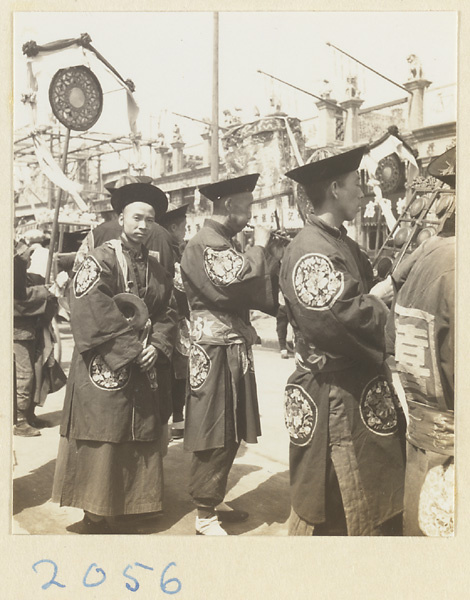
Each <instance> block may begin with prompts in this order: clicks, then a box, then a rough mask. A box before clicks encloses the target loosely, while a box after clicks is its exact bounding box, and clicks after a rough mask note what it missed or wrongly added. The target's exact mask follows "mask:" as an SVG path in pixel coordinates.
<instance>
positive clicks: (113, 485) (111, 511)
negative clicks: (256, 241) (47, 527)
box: [53, 183, 176, 533]
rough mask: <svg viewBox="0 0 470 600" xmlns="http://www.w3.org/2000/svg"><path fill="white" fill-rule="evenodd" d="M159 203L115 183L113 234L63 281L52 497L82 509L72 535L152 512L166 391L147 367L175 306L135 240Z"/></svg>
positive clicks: (141, 188)
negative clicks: (66, 286) (116, 234)
mask: <svg viewBox="0 0 470 600" xmlns="http://www.w3.org/2000/svg"><path fill="white" fill-rule="evenodd" d="M167 202H168V201H167V199H166V196H165V194H164V193H163V192H162V191H161V190H160V189H158V188H157V187H155V186H152V185H150V184H143V183H134V184H129V185H126V186H124V187H122V188H120V189H119V190H117V191H116V193H115V194H113V198H112V203H113V207H114V209H115V210H116V212H117V213H118V214H119V223H120V225H121V227H122V235H121V237H120V238H119V239H118V240H111V241H108V242H105V243H104V244H103V245H101V246H99V247H98V248H96V249H94V250H92V251H91V252H90V253H89V255H88V256H87V258H85V260H84V261H83V263H82V264H81V266H80V268H79V269H78V271H77V273H76V275H75V277H74V280H73V283H72V288H73V289H72V292H71V326H72V333H73V336H74V341H75V349H74V353H73V357H72V364H71V367H70V375H69V380H68V385H67V391H66V396H65V403H64V410H63V417H62V424H61V428H60V434H61V441H60V446H59V455H58V459H57V465H56V473H55V478H54V490H53V500H55V501H59V502H60V504H61V505H62V506H75V507H78V508H82V509H83V510H84V511H85V517H84V520H83V522H82V526H81V528H80V529H79V532H80V533H109V532H112V531H113V528H115V527H118V526H119V523H118V521H119V517H122V516H123V515H140V514H143V513H156V512H159V511H161V510H162V492H163V468H162V456H163V453H164V450H165V449H164V448H163V447H162V446H163V443H162V442H163V441H164V440H165V439H166V436H165V435H164V431H165V430H166V425H165V423H166V420H167V419H168V398H167V397H166V396H167V392H168V390H166V389H165V387H164V386H161V385H160V382H159V381H158V369H157V371H156V370H155V366H156V365H158V364H159V363H162V364H166V365H168V363H169V360H170V358H171V355H172V352H173V345H174V341H175V336H176V311H175V309H174V306H173V305H172V304H171V302H170V299H171V292H172V281H171V279H170V277H169V276H168V274H167V273H166V271H165V270H164V269H163V267H162V266H161V265H160V263H159V262H158V261H157V259H156V258H154V257H152V256H150V255H149V253H148V251H147V249H146V248H145V246H144V242H145V239H146V237H147V235H148V233H149V230H150V227H151V223H152V222H153V220H154V218H155V214H159V212H161V210H162V206H165V208H166V205H167ZM121 293H127V296H125V297H124V298H127V300H126V305H125V306H124V308H123V309H122V308H120V306H121V305H120V304H119V303H118V298H120V300H119V301H120V302H121V301H122V297H121V296H119V297H118V296H117V295H118V294H121ZM132 308H134V310H132ZM125 315H127V317H126V316H125ZM157 383H158V385H157ZM121 520H122V519H121Z"/></svg>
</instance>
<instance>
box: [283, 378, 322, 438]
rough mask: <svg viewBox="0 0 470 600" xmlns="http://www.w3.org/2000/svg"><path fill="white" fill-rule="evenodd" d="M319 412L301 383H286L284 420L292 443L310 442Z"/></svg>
mask: <svg viewBox="0 0 470 600" xmlns="http://www.w3.org/2000/svg"><path fill="white" fill-rule="evenodd" d="M317 412H318V411H317V407H316V404H315V402H314V401H313V399H312V397H311V396H310V395H309V394H307V392H306V391H305V390H304V389H303V388H302V387H300V385H295V384H293V383H288V384H287V385H286V389H285V393H284V421H285V424H286V427H287V431H288V433H289V437H290V441H291V443H292V444H294V445H295V446H306V445H307V444H308V443H309V442H310V440H311V439H312V437H313V432H314V431H315V426H316V424H317Z"/></svg>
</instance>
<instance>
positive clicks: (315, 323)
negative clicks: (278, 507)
mask: <svg viewBox="0 0 470 600" xmlns="http://www.w3.org/2000/svg"><path fill="white" fill-rule="evenodd" d="M366 151H367V149H366V148H365V147H360V148H355V149H353V150H350V151H348V152H343V153H342V154H333V155H331V156H328V157H327V158H324V157H320V158H319V160H313V161H311V162H309V163H308V164H306V165H304V166H302V167H299V168H297V169H294V170H293V171H290V172H288V173H286V176H287V177H289V178H290V179H292V180H294V181H295V182H297V184H298V185H299V186H301V187H302V188H303V190H304V192H305V194H306V195H307V197H308V199H309V201H310V203H311V212H310V213H309V214H308V216H307V218H306V222H305V225H304V227H303V228H302V229H301V230H300V232H299V233H298V234H297V235H296V236H295V238H294V239H293V240H292V241H290V243H288V245H287V244H286V242H285V239H283V238H282V236H273V235H272V232H270V231H269V230H268V229H266V228H265V227H263V226H260V225H256V226H254V230H253V243H252V245H248V246H247V248H245V250H244V251H242V249H241V247H240V246H239V244H238V242H237V239H236V236H237V234H239V233H240V232H242V231H243V230H244V229H245V228H246V226H247V224H248V223H249V221H250V218H251V205H252V203H253V191H254V189H255V187H256V185H257V182H258V178H259V176H260V175H259V174H257V173H255V174H249V175H243V176H241V177H236V178H231V179H225V180H221V181H217V182H215V183H211V184H209V185H205V186H203V187H201V188H200V192H201V194H202V195H203V196H204V197H205V198H207V199H208V200H210V201H211V203H212V208H213V210H212V216H211V218H210V219H206V221H205V223H204V226H203V227H202V228H201V230H200V231H199V232H198V233H197V234H196V235H195V236H194V237H192V238H191V239H190V240H189V241H188V242H187V243H185V241H184V239H185V224H186V211H187V208H188V205H183V206H178V207H176V206H173V205H169V204H168V199H167V196H166V194H165V193H164V192H163V191H162V190H160V189H159V188H158V187H156V186H155V185H153V184H152V183H151V179H150V178H145V177H131V176H127V177H124V178H121V180H118V182H117V183H116V185H115V186H114V187H113V188H112V189H111V190H110V193H111V204H112V207H113V209H114V211H115V213H116V217H117V218H115V219H114V220H112V221H107V222H104V223H102V224H101V225H99V226H98V227H96V228H94V229H93V230H92V231H90V233H89V234H88V235H87V237H86V238H85V240H84V241H83V243H82V246H81V248H80V250H79V251H78V252H77V254H76V256H75V262H74V264H73V265H70V275H71V277H70V278H68V277H67V278H66V279H67V280H68V282H67V292H66V297H67V300H68V305H69V311H70V323H71V329H72V333H73V338H74V343H75V348H74V351H73V356H72V361H71V365H70V371H69V374H68V378H67V382H66V392H65V401H64V407H63V411H62V421H61V426H60V443H59V451H58V457H57V461H56V470H55V476H54V484H53V489H52V499H53V501H56V502H58V503H60V505H61V506H73V507H77V508H80V509H83V511H84V517H83V521H82V522H81V523H80V527H79V531H80V533H84V534H87V533H89V534H93V533H97V534H107V533H123V532H126V533H132V532H133V531H137V524H138V523H140V522H141V521H142V520H144V519H151V518H157V517H158V515H159V514H161V512H162V511H163V510H164V501H163V492H164V485H163V459H164V456H165V454H166V452H167V446H168V429H169V426H168V423H170V422H171V435H172V436H173V437H184V448H185V450H186V451H188V452H190V453H192V458H191V464H190V469H189V472H188V473H187V480H188V493H189V494H190V496H191V498H192V501H193V503H194V506H195V508H196V509H197V511H196V522H195V533H196V534H198V535H227V531H226V528H225V527H224V524H226V523H227V522H228V523H229V522H237V521H243V520H246V519H248V518H249V514H248V513H247V512H245V511H242V510H235V509H233V508H232V507H230V506H229V505H227V504H225V502H224V498H225V493H226V487H227V480H228V476H229V473H230V469H231V467H232V464H233V461H234V459H235V457H236V455H237V452H238V449H239V447H240V443H241V442H242V441H245V442H247V443H256V442H257V440H258V438H259V436H260V435H261V433H262V420H261V419H260V414H259V409H258V392H259V390H257V387H256V379H255V365H254V361H253V353H252V346H253V344H255V343H257V341H258V339H259V338H258V335H257V332H256V330H255V329H254V327H253V326H252V325H251V323H250V311H253V310H257V311H261V312H263V313H266V314H268V315H272V316H276V315H277V317H278V333H279V331H280V330H281V329H283V330H284V331H285V327H286V325H287V322H288V323H289V324H290V326H291V327H292V330H293V334H294V344H295V370H294V372H293V373H292V375H291V376H290V377H289V379H288V381H287V382H286V386H285V390H284V417H285V425H286V427H287V430H288V433H289V438H290V446H289V472H290V491H291V514H290V517H289V522H288V531H289V535H308V536H310V535H351V536H364V535H401V534H404V535H427V536H448V535H452V534H453V527H454V503H453V501H454V479H453V478H454V419H453V411H454V337H453V336H454V307H455V299H454V272H455V201H454V200H452V198H453V196H451V195H449V198H450V199H451V200H449V202H448V203H447V205H446V206H444V208H443V210H442V215H443V216H442V218H441V220H440V227H439V228H440V231H439V233H438V235H436V236H434V237H431V238H430V239H429V240H427V241H425V242H424V243H422V244H421V245H419V246H418V248H417V249H416V250H415V251H414V252H413V253H411V254H409V255H408V256H407V257H406V258H405V259H404V260H403V261H402V262H401V263H400V264H399V265H397V266H396V268H395V270H394V271H393V274H392V275H390V276H388V277H387V278H386V279H384V280H380V279H379V278H377V276H376V275H375V274H374V272H373V269H372V266H371V263H370V261H369V258H368V256H367V254H366V253H365V252H364V251H363V250H362V249H361V248H360V246H359V245H358V244H357V243H356V242H355V241H353V240H352V239H351V238H350V237H349V236H348V235H347V232H346V229H345V227H344V225H343V223H344V222H348V221H352V220H354V218H355V217H356V214H357V213H358V210H359V209H360V206H361V200H362V198H363V190H362V186H361V178H360V176H359V172H358V169H359V166H360V163H361V160H362V158H363V155H364V153H365V152H366ZM428 172H429V174H430V175H433V176H434V177H436V178H437V179H439V180H441V181H442V182H443V183H444V184H445V185H448V186H450V187H452V188H455V148H453V149H451V150H449V151H447V152H446V153H445V154H444V155H442V156H441V157H438V158H437V159H435V160H434V161H433V162H432V163H431V165H430V166H429V167H428ZM31 250H32V248H31V244H27V243H24V242H22V241H18V242H16V243H15V257H14V267H15V272H14V359H15V373H16V377H15V410H14V413H15V425H14V434H15V435H21V436H26V437H36V436H38V435H40V428H41V423H40V421H39V420H38V419H37V417H36V416H35V415H34V408H35V406H37V405H41V404H42V403H43V402H44V400H45V397H46V396H47V393H49V392H51V391H54V390H56V389H58V388H59V387H60V386H61V385H65V376H64V374H63V372H62V370H61V369H60V365H59V364H58V362H57V360H56V359H55V358H54V352H53V347H54V336H55V335H56V334H55V333H54V331H53V328H52V325H51V324H52V321H53V317H54V314H55V312H56V311H57V296H60V295H62V290H61V285H62V284H63V285H65V284H66V282H65V280H60V278H59V280H57V281H56V282H55V283H54V284H53V285H52V286H49V285H45V281H44V279H41V278H40V276H37V275H36V276H35V275H33V274H32V273H31V272H29V271H28V263H29V262H30V257H31ZM280 300H281V302H280ZM280 340H281V351H282V356H283V357H284V356H286V355H287V348H286V346H285V345H284V344H285V336H280ZM260 393H262V390H260Z"/></svg>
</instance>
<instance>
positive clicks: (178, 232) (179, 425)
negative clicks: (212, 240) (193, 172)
mask: <svg viewBox="0 0 470 600" xmlns="http://www.w3.org/2000/svg"><path fill="white" fill-rule="evenodd" d="M188 206H189V204H183V205H181V206H175V205H174V204H169V205H168V209H167V211H166V213H165V214H164V215H163V217H162V218H161V219H160V224H161V225H162V227H163V228H164V229H165V231H166V232H167V233H168V239H169V241H170V243H171V246H172V248H173V259H174V263H175V276H174V278H173V286H174V287H173V294H174V296H175V300H176V304H177V307H178V333H177V337H176V345H175V348H174V350H173V356H172V359H171V400H172V408H173V413H172V428H171V436H172V438H174V439H176V438H182V437H183V435H184V418H183V410H184V403H185V399H186V383H187V379H188V356H189V346H190V340H189V307H188V300H187V298H186V293H185V291H184V287H183V280H182V279H181V265H180V263H181V255H182V247H183V245H184V238H185V237H186V211H187V210H188Z"/></svg>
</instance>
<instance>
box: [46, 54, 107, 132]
mask: <svg viewBox="0 0 470 600" xmlns="http://www.w3.org/2000/svg"><path fill="white" fill-rule="evenodd" d="M49 102H50V105H51V108H52V112H53V113H54V116H55V117H56V118H57V119H58V120H59V121H60V122H61V123H62V125H65V127H67V128H68V129H72V130H74V131H86V130H87V129H90V128H91V127H93V125H94V124H95V123H96V122H97V121H98V119H99V118H100V116H101V111H102V110H103V90H102V88H101V84H100V82H99V80H98V78H97V77H96V75H95V74H94V73H93V71H91V69H89V68H88V67H86V66H85V65H77V66H75V67H68V68H66V69H59V71H57V73H56V74H55V75H54V77H53V78H52V81H51V84H50V86H49Z"/></svg>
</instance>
